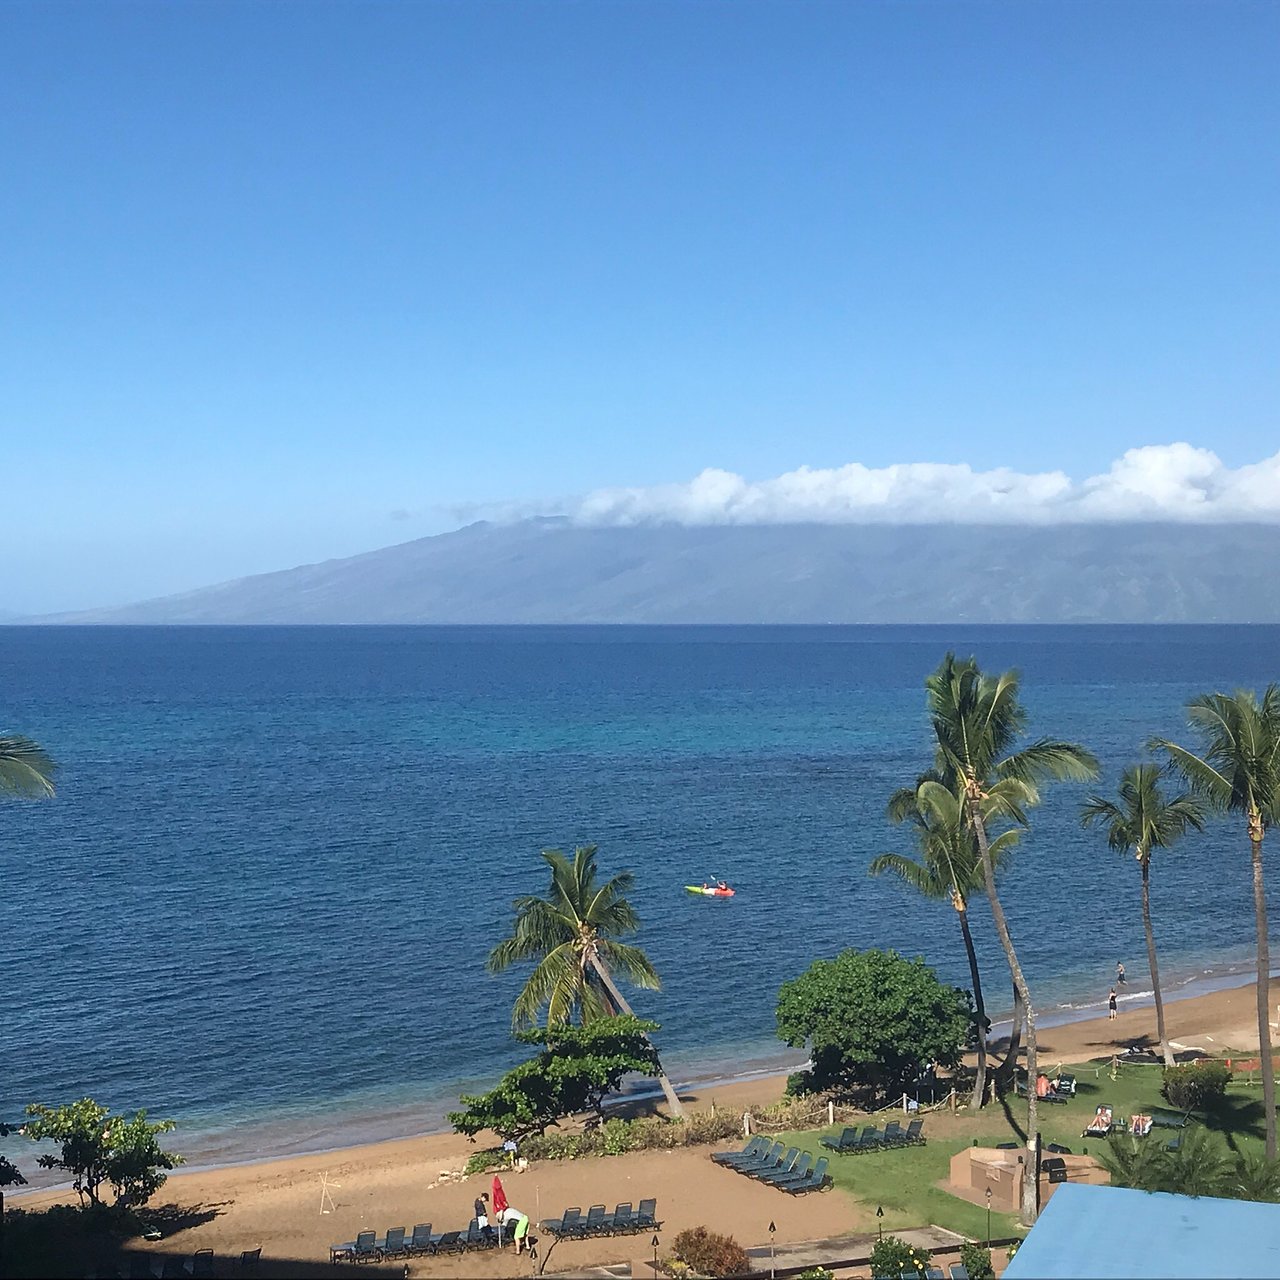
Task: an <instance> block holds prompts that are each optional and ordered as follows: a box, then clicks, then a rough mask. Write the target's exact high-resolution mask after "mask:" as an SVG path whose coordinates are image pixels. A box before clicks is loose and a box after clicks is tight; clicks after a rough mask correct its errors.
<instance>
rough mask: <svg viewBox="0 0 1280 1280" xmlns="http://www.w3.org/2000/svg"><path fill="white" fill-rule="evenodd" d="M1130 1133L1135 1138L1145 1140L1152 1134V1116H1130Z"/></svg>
mask: <svg viewBox="0 0 1280 1280" xmlns="http://www.w3.org/2000/svg"><path fill="white" fill-rule="evenodd" d="M1129 1132H1130V1133H1131V1134H1133V1136H1134V1137H1135V1138H1145V1137H1146V1136H1147V1134H1149V1133H1150V1132H1151V1117H1150V1116H1130V1117H1129Z"/></svg>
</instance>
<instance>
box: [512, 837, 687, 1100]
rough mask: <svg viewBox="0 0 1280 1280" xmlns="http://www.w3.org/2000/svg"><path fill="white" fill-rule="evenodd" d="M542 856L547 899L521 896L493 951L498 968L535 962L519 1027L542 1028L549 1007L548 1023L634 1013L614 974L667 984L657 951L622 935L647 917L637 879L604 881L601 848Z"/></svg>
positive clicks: (671, 1093)
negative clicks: (638, 905)
mask: <svg viewBox="0 0 1280 1280" xmlns="http://www.w3.org/2000/svg"><path fill="white" fill-rule="evenodd" d="M542 859H543V861H544V862H546V864H547V866H548V867H549V868H550V870H551V885H550V890H549V892H548V894H547V896H546V897H545V898H539V897H536V896H534V895H529V896H526V897H522V898H517V899H516V900H515V902H514V904H513V905H514V907H515V912H516V918H515V924H514V927H513V928H512V931H511V936H510V937H508V938H504V939H503V940H502V941H501V942H500V943H498V945H497V946H496V947H494V949H493V950H492V951H491V952H490V953H489V962H488V967H489V971H490V972H491V973H501V972H502V971H503V970H504V969H507V968H509V967H510V966H511V965H513V964H519V963H524V962H532V963H533V966H534V967H533V972H532V973H531V974H530V975H529V978H528V980H527V981H526V982H525V984H524V987H523V989H522V990H521V992H520V994H519V995H518V996H517V997H516V1002H515V1006H514V1008H513V1010H512V1014H511V1023H512V1026H513V1027H515V1028H517V1029H518V1028H520V1027H527V1026H534V1025H536V1024H537V1021H538V1015H539V1013H540V1012H541V1011H542V1009H543V1007H544V1006H545V1008H546V1010H547V1025H548V1026H554V1025H556V1024H557V1023H564V1022H569V1021H571V1020H572V1019H573V1017H574V1016H575V1015H576V1016H577V1017H578V1019H579V1020H580V1021H581V1022H583V1023H586V1022H590V1021H591V1020H592V1019H594V1018H601V1017H612V1016H614V1015H617V1014H620V1013H631V1006H630V1005H629V1004H628V1003H627V1002H626V1000H625V999H623V996H622V992H620V991H619V990H618V987H617V984H616V983H615V982H614V980H613V974H614V973H621V974H624V975H625V976H626V977H627V978H628V979H629V980H630V981H631V982H634V983H635V984H636V986H638V987H647V988H649V989H650V990H654V991H656V990H658V989H659V988H660V987H661V985H662V982H661V980H660V979H659V977H658V974H657V972H656V970H655V969H654V967H653V965H652V964H650V962H649V957H648V956H646V955H645V953H644V952H643V951H641V950H640V948H639V947H631V946H627V945H626V944H625V943H622V942H619V941H618V939H619V938H622V937H626V936H627V935H629V934H633V933H635V932H636V931H637V930H638V929H639V927H640V918H639V916H638V915H637V914H636V910H635V908H634V907H633V906H632V905H631V903H630V902H628V901H627V897H626V895H627V894H628V893H630V892H631V890H632V888H633V887H634V885H635V877H634V876H632V874H631V872H629V871H623V872H620V873H619V874H618V875H616V876H614V877H613V878H612V879H610V880H606V881H605V882H604V883H603V884H601V883H599V881H598V879H597V875H596V846H595V845H593V844H591V845H583V846H580V847H578V848H576V849H575V850H574V851H573V861H572V862H570V861H569V859H568V858H567V857H565V855H564V854H563V853H562V852H561V851H560V850H559V849H544V850H543V851H542ZM658 1081H659V1083H660V1084H661V1085H662V1092H663V1094H664V1095H665V1097H666V1099H667V1105H668V1106H669V1107H670V1109H671V1114H672V1116H674V1117H675V1118H677V1119H683V1118H684V1108H683V1107H682V1106H681V1104H680V1099H679V1098H678V1097H677V1096H676V1091H675V1089H673V1088H672V1086H671V1081H670V1080H668V1079H667V1076H666V1073H665V1072H663V1071H661V1070H660V1071H659V1073H658Z"/></svg>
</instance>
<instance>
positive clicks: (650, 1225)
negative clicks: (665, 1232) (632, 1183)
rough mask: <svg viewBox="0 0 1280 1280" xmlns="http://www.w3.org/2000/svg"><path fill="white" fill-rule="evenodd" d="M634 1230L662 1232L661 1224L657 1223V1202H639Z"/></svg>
mask: <svg viewBox="0 0 1280 1280" xmlns="http://www.w3.org/2000/svg"><path fill="white" fill-rule="evenodd" d="M636 1230H637V1231H661V1230H662V1223H661V1222H659V1221H658V1202H657V1201H656V1200H641V1201H640V1207H639V1208H638V1209H637V1210H636Z"/></svg>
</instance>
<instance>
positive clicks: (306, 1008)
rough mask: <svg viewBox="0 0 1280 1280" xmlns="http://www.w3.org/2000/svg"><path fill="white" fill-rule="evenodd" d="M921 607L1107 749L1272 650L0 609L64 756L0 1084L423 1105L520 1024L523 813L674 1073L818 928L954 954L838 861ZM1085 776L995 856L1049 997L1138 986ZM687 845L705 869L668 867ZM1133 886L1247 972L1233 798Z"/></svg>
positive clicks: (270, 1137) (487, 1059)
mask: <svg viewBox="0 0 1280 1280" xmlns="http://www.w3.org/2000/svg"><path fill="white" fill-rule="evenodd" d="M949 646H950V647H954V648H956V649H957V650H959V651H960V652H962V653H966V654H967V653H970V652H973V653H976V654H977V655H978V657H979V660H980V661H981V662H982V663H983V664H984V665H985V666H987V667H990V668H993V669H994V668H999V667H1004V666H1010V665H1016V666H1019V667H1020V668H1021V669H1022V671H1023V676H1024V696H1025V702H1026V704H1027V706H1028V708H1029V709H1030V711H1031V716H1032V722H1031V732H1032V733H1033V734H1040V733H1044V734H1052V735H1054V736H1063V737H1071V738H1078V739H1080V740H1082V741H1084V742H1086V743H1087V744H1088V745H1090V746H1091V747H1092V748H1093V749H1094V750H1095V751H1096V752H1097V753H1098V755H1099V756H1100V757H1101V758H1102V759H1103V761H1104V763H1105V764H1106V766H1107V767H1108V769H1109V770H1110V773H1111V777H1110V778H1109V779H1108V783H1109V784H1110V783H1111V782H1113V781H1114V774H1115V773H1116V772H1117V771H1118V768H1119V766H1120V765H1121V764H1123V763H1125V762H1127V761H1129V760H1131V759H1134V758H1136V757H1137V753H1138V752H1139V751H1140V748H1141V744H1142V743H1143V742H1144V741H1145V740H1146V739H1147V738H1148V737H1149V736H1150V735H1152V734H1162V735H1168V736H1173V737H1185V731H1184V729H1183V725H1182V707H1183V705H1184V704H1185V702H1186V700H1187V698H1188V697H1189V696H1191V695H1192V694H1194V693H1196V692H1199V691H1202V690H1205V689H1209V688H1216V687H1225V688H1234V687H1236V686H1245V687H1256V688H1261V687H1262V686H1263V685H1265V684H1266V683H1267V682H1268V681H1269V680H1270V679H1273V678H1277V677H1280V629H1277V628H1269V627H1199V628H1131V627H1117V628H1095V627H1090V628H1031V627H1022V628H1019V627H1009V628H989V627H988V628H961V627H957V628H950V629H949V628H942V627H937V628H934V627H886V628H865V627H864V628H790V627H787V628H734V627H723V628H661V629H647V628H591V627H584V628H429V627H423V628H399V627H392V628H316V629H307V628H298V629H294V628H261V629H254V628H207V629H189V630H184V629H165V628H154V629H153V628H134V629H71V628H62V629H57V628H50V629H46V628H0V672H3V680H2V681H0V691H2V693H3V702H2V703H0V726H2V727H4V728H7V729H12V730H16V731H21V732H23V733H27V734H29V735H31V736H33V737H35V738H37V739H38V740H40V741H41V742H42V743H44V744H45V745H46V746H47V747H48V748H49V749H50V750H51V751H52V752H53V753H54V754H55V755H56V757H57V758H58V759H59V760H60V762H61V763H62V766H63V767H62V771H61V773H60V775H59V786H60V794H59V797H58V799H57V800H56V801H55V802H53V803H49V804H39V805H35V804H9V805H6V806H5V807H4V809H3V813H2V815H0V817H2V821H0V850H2V852H3V858H4V866H5V875H6V893H5V895H4V906H3V910H4V915H5V920H4V937H5V940H6V946H5V952H6V955H5V970H6V974H7V977H8V990H9V992H10V999H9V1001H8V1008H7V1013H8V1017H7V1019H6V1022H7V1030H8V1037H7V1044H8V1052H7V1054H6V1070H5V1072H4V1079H3V1085H0V1088H2V1089H3V1098H2V1099H0V1114H3V1115H5V1116H13V1115H16V1114H17V1113H18V1112H19V1111H20V1109H21V1107H22V1105H24V1104H25V1103H26V1102H28V1101H33V1100H41V1101H50V1102H52V1101H58V1100H64V1099H69V1098H72V1097H76V1096H79V1095H81V1094H83V1093H90V1094H93V1095H94V1096H95V1097H98V1098H99V1099H100V1100H102V1101H106V1102H110V1103H111V1104H112V1105H114V1106H117V1107H134V1106H146V1107H147V1108H149V1109H150V1110H151V1111H152V1113H153V1114H162V1115H171V1116H173V1117H175V1118H176V1119H178V1120H179V1121H180V1124H181V1129H180V1132H179V1135H178V1137H179V1142H178V1145H179V1146H180V1147H181V1148H183V1149H185V1150H186V1151H187V1152H188V1153H189V1154H190V1155H191V1156H192V1157H193V1158H194V1159H196V1160H199V1161H201V1162H211V1161H223V1160H238V1159H248V1158H253V1157H256V1156H260V1155H263V1154H266V1153H275V1152H281V1151H297V1150H308V1149H320V1148H324V1147H331V1146H335V1145H341V1144H342V1143H344V1142H350V1141H357V1140H361V1139H365V1138H371V1137H383V1136H389V1135H392V1134H403V1133H409V1132H421V1131H424V1130H427V1129H431V1128H434V1127H437V1126H438V1125H439V1123H440V1119H441V1116H442V1115H443V1112H444V1111H445V1110H447V1109H449V1107H450V1106H452V1105H454V1103H455V1101H456V1097H457V1094H458V1092H459V1090H462V1089H467V1088H473V1087H479V1086H482V1085H483V1084H485V1083H486V1082H487V1081H489V1080H491V1079H492V1078H493V1077H494V1076H495V1075H496V1074H497V1073H499V1072H500V1071H502V1070H503V1069H505V1068H506V1067H507V1066H509V1065H510V1064H511V1063H512V1062H514V1061H516V1060H517V1059H518V1057H519V1056H520V1055H519V1054H518V1052H517V1048H518V1046H515V1045H514V1044H513V1042H512V1041H511V1040H510V1038H509V1036H508V1034H507V1027H508V1011H509V1008H510V1003H511V999H512V995H513V992H514V989H515V984H516V981H517V979H515V978H501V979H500V978H492V977H489V976H488V975H486V974H485V972H484V969H483V963H484V958H485V955H486V954H487V952H488V950H489V948H490V947H491V946H492V945H493V943H494V942H495V940H496V939H497V938H498V937H499V936H500V935H501V932H502V930H503V928H504V925H505V923H506V921H507V920H508V919H509V916H510V902H511V899H512V898H513V897H514V896H515V895H516V894H519V893H523V892H530V891H537V890H539V889H540V888H541V885H542V877H541V874H540V867H541V865H542V864H541V863H540V861H539V860H538V858H537V851H538V850H539V849H541V848H543V847H547V846H558V847H564V848H570V847H572V846H573V844H575V843H577V842H587V841H593V842H595V843H597V844H599V845H600V847H601V863H602V865H603V866H604V867H605V868H607V869H610V870H612V869H614V868H622V867H629V868H631V869H632V870H633V871H634V872H635V874H636V877H637V889H636V893H635V895H634V896H635V902H636V905H637V907H638V908H639V910H640V913H641V915H642V918H643V932H642V934H641V937H640V939H639V941H640V943H641V945H643V946H644V947H645V948H646V949H647V950H648V952H649V954H650V956H651V957H652V959H653V960H654V963H655V964H656V965H657V967H658V969H659V971H660V972H661V973H662V975H663V978H664V989H663V990H662V991H661V992H660V993H636V998H635V1004H636V1007H637V1010H638V1011H640V1012H642V1013H644V1014H646V1015H648V1016H652V1017H654V1018H655V1019H656V1020H658V1021H659V1022H661V1023H662V1027H663V1029H662V1033H661V1045H662V1047H663V1050H664V1055H665V1058H666V1060H667V1062H668V1064H669V1068H670V1070H671V1071H672V1073H673V1074H674V1075H675V1076H676V1077H677V1078H678V1079H693V1078H708V1077H715V1076H723V1075H725V1074H737V1073H739V1072H750V1071H764V1070H775V1069H777V1068H778V1067H780V1066H783V1065H786V1064H789V1063H792V1062H795V1061H796V1060H797V1059H798V1057H799V1056H801V1055H797V1054H796V1053H795V1052H794V1051H790V1050H787V1049H786V1048H785V1047H783V1046H781V1045H780V1044H779V1043H778V1042H777V1041H776V1040H775V1039H774V1038H773V1003H774V998H775V996H776V993H777V989H778V986H779V984H780V983H781V982H782V981H784V980H785V979H787V978H789V977H792V976H794V975H795V974H796V973H798V972H799V971H801V970H802V969H803V968H804V967H805V966H806V965H807V964H808V963H809V961H810V960H812V959H813V958H815V957H816V956H820V955H831V954H833V953H834V952H835V951H837V950H839V949H840V948H841V947H844V946H873V945H875V946H892V947H897V948H899V949H900V950H902V951H904V952H907V953H911V954H915V953H917V952H918V953H922V954H923V955H925V957H926V958H927V959H928V960H929V961H930V962H931V963H932V964H934V965H935V966H936V967H937V968H938V969H939V970H940V971H941V972H942V973H943V974H944V975H945V976H946V977H948V978H949V979H951V980H954V981H956V982H958V983H962V984H965V985H967V970H966V968H965V963H964V955H963V951H962V949H961V946H960V940H959V933H958V930H957V928H956V926H955V923H954V918H953V913H951V912H950V911H949V910H948V909H946V908H943V907H939V906H934V905H932V904H928V903H924V902H921V901H919V900H917V899H916V898H915V897H914V896H913V895H911V894H910V893H908V892H907V891H905V890H904V889H902V888H901V887H900V886H898V885H897V884H896V883H894V882H891V881H873V880H871V879H869V878H868V876H867V875H866V871H865V868H866V865H867V862H868V861H869V859H870V858H871V857H872V856H874V855H875V854H876V853H878V852H881V851H883V850H885V849H890V848H895V847H897V848H903V849H905V848H906V847H907V846H906V845H905V843H904V841H903V839H902V835H901V833H896V832H894V831H893V830H892V829H890V828H888V827H887V826H886V824H885V823H884V821H883V818H882V812H883V808H884V802H885V799H886V797H887V796H888V794H889V792H890V791H891V790H892V789H893V788H894V787H896V786H898V785H900V784H902V783H904V782H909V781H911V780H912V778H913V777H914V775H915V773H916V772H917V770H918V769H919V768H921V767H923V766H924V765H925V764H927V763H928V759H929V755H928V726H927V722H926V719H925V715H924V703H923V691H922V681H923V678H924V675H925V674H926V673H927V672H928V671H929V670H930V669H932V667H934V666H935V665H936V664H937V662H938V660H939V659H940V658H941V656H942V654H943V652H944V651H945V650H946V649H947V648H948V647H949ZM1079 799H1080V792H1079V789H1076V788H1065V787H1064V788H1060V789H1058V790H1057V791H1055V792H1052V793H1051V794H1050V796H1049V798H1048V800H1047V803H1046V804H1045V805H1044V806H1042V808H1041V809H1040V810H1039V811H1038V812H1037V813H1036V815H1035V829H1034V832H1033V835H1032V837H1031V838H1030V839H1029V840H1028V841H1027V842H1026V846H1025V848H1024V850H1023V852H1022V853H1021V854H1020V855H1019V856H1018V860H1017V864H1016V866H1015V867H1014V868H1013V870H1012V871H1011V872H1010V873H1009V875H1008V876H1007V878H1006V881H1005V884H1004V895H1005V902H1006V907H1007V910H1008V914H1009V916H1010V920H1011V924H1012V927H1013V929H1014V930H1015V936H1016V939H1017V942H1018V945H1019V948H1020V951H1021V954H1022V957H1023V961H1024V964H1025V965H1026V967H1027V970H1028V974H1029V978H1030V980H1031V981H1032V983H1033V986H1034V988H1035V990H1036V991H1037V994H1038V999H1039V1001H1040V1004H1041V1006H1042V1009H1043V1010H1044V1012H1045V1014H1046V1015H1048V1016H1054V1015H1055V1014H1056V1015H1057V1016H1060V1017H1062V1016H1074V1015H1078V1014H1080V1013H1084V1012H1088V1011H1089V1010H1091V1009H1096V1008H1100V1007H1101V1006H1102V1004H1103V1002H1104V1001H1105V997H1106V992H1107V989H1108V986H1109V984H1110V980H1111V977H1112V974H1113V973H1114V967H1115V962H1116V960H1117V959H1123V960H1124V962H1125V966H1126V968H1127V970H1128V974H1129V978H1130V990H1129V994H1130V995H1131V996H1133V997H1135V998H1140V996H1141V993H1142V992H1143V991H1144V990H1146V989H1147V985H1148V984H1147V983H1146V974H1145V969H1146V965H1145V960H1144V957H1145V949H1144V946H1143V943H1142V934H1141V922H1140V919H1139V916H1138V904H1137V879H1136V873H1135V871H1134V869H1133V867H1132V866H1131V865H1130V864H1129V863H1127V862H1124V861H1122V860H1121V859H1119V858H1117V857H1115V856H1114V855H1112V854H1109V853H1108V852H1107V850H1106V848H1105V842H1104V841H1103V840H1102V839H1101V837H1099V836H1098V835H1096V834H1089V833H1085V832H1082V831H1081V830H1080V828H1079V825H1078V822H1077V819H1076V808H1077V806H1078V802H1079ZM1276 856H1280V855H1276ZM713 875H718V876H724V877H726V878H728V879H730V880H731V881H732V882H733V883H734V884H735V885H736V886H737V887H738V890H739V893H738V896H737V897H736V898H734V899H732V900H730V901H725V902H721V901H712V900H706V899H700V898H694V897H692V896H691V895H688V894H685V893H684V892H683V891H682V889H681V886H682V885H683V884H685V883H686V882H688V881H690V880H695V879H696V880H700V879H702V878H703V877H706V876H713ZM1153 897H1154V904H1155V910H1156V913H1157V928H1158V930H1159V938H1160V942H1161V946H1162V954H1163V957H1164V960H1163V964H1164V965H1165V966H1167V970H1168V974H1167V977H1168V980H1169V982H1170V984H1171V985H1172V986H1175V987H1176V986H1179V985H1181V984H1186V983H1191V982H1202V981H1218V980H1221V979H1222V978H1224V977H1228V978H1229V977H1230V976H1231V975H1232V974H1238V973H1243V972H1246V971H1247V969H1248V964H1249V959H1250V956H1251V954H1252V944H1251V941H1250V939H1251V931H1252V915H1251V905H1250V901H1251V900H1250V892H1249V880H1248V865H1247V853H1246V850H1245V849H1244V848H1243V847H1242V842H1241V840H1240V839H1239V836H1238V833H1236V832H1235V831H1234V829H1233V828H1231V827H1228V826H1225V825H1222V826H1215V828H1214V829H1213V830H1212V831H1211V833H1210V834H1209V835H1207V836H1206V837H1202V838H1197V839H1194V840H1192V841H1189V842H1188V843H1187V844H1186V846H1185V847H1184V848H1183V849H1182V850H1180V851H1178V852H1177V853H1175V854H1174V855H1173V856H1171V857H1168V858H1164V859H1162V860H1161V863H1160V865H1159V866H1158V867H1157V868H1156V872H1155V876H1154V888H1153ZM975 915H976V916H977V917H978V919H977V921H976V931H977V933H978V935H979V942H980V946H981V949H982V958H983V960H984V964H985V971H986V974H987V976H988V1000H989V1003H990V1004H991V1006H992V1007H993V1010H998V1009H999V1006H1000V1005H1001V1004H1002V1003H1007V1001H1006V1000H1005V992H1006V990H1007V979H1006V978H1004V977H1002V976H1001V974H1002V968H1003V964H1002V958H1001V956H1000V954H999V952H998V948H997V947H996V944H995V940H994V937H993V935H992V934H991V931H990V928H989V925H988V922H987V921H986V920H985V919H983V918H982V917H983V908H982V906H981V904H976V905H975ZM726 1063H728V1064H731V1068H732V1070H731V1071H726V1066H725V1064H726ZM6 1149H8V1148H7V1147H6ZM19 1150H21V1149H20V1148H19Z"/></svg>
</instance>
